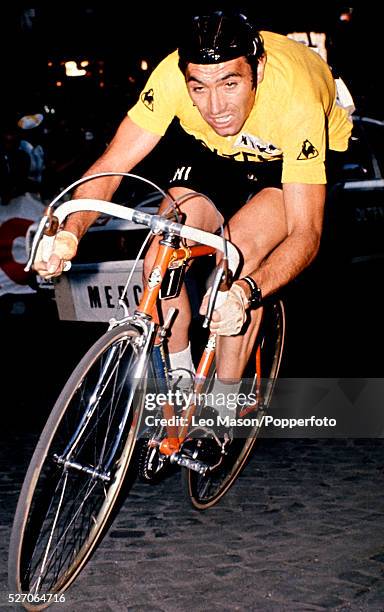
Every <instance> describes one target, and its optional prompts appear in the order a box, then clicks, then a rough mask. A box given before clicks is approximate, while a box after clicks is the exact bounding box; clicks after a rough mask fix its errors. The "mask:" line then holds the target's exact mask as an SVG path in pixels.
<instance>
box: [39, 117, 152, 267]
mask: <svg viewBox="0 0 384 612" xmlns="http://www.w3.org/2000/svg"><path fill="white" fill-rule="evenodd" d="M160 138H161V136H158V135H156V134H152V133H151V132H148V131H147V130H144V129H143V128H140V127H139V126H138V125H136V124H135V123H133V121H131V119H130V118H129V117H126V118H125V119H123V121H122V122H121V124H120V126H119V128H118V130H117V132H116V134H115V136H114V138H113V140H112V141H111V143H110V145H109V146H108V148H107V149H106V151H105V153H103V155H102V156H101V157H100V158H99V159H98V160H97V161H96V162H95V163H94V164H93V165H92V166H91V167H90V168H89V170H88V171H87V172H86V173H85V174H84V176H89V175H91V174H97V173H99V172H129V171H130V170H131V169H132V168H133V167H134V166H135V165H136V164H138V163H139V162H140V161H141V160H142V159H144V158H145V157H146V156H147V155H148V154H149V153H150V152H151V151H152V149H153V148H154V147H155V146H156V144H157V143H158V142H159V140H160ZM121 179H122V177H119V176H108V177H103V178H98V179H93V180H91V181H88V182H86V183H84V184H82V185H80V187H79V188H78V189H77V190H76V191H75V193H74V194H73V198H74V199H75V198H94V199H98V200H108V201H110V200H111V199H112V197H113V194H114V193H115V191H116V189H117V188H118V186H119V185H120V182H121ZM98 216H99V215H98V213H93V212H77V213H73V214H72V215H70V216H69V217H68V218H67V221H66V223H65V227H64V230H65V231H61V232H59V233H58V234H57V236H56V239H55V242H54V246H53V251H52V254H51V256H50V257H49V260H48V261H47V262H45V261H42V258H41V257H40V260H38V259H37V260H36V262H35V264H34V269H35V270H36V271H37V272H38V274H40V276H42V277H46V278H50V277H52V276H58V275H60V274H61V273H62V271H63V268H64V262H65V261H70V260H71V259H72V258H73V257H74V256H75V255H76V252H77V245H78V241H79V240H80V238H81V237H82V236H83V235H84V234H85V232H86V231H87V229H88V228H89V226H90V225H92V223H93V222H94V221H95V220H96V219H97V217H98Z"/></svg>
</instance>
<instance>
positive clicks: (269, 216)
mask: <svg viewBox="0 0 384 612" xmlns="http://www.w3.org/2000/svg"><path fill="white" fill-rule="evenodd" d="M228 234H229V239H230V240H231V242H233V243H234V244H235V245H236V246H237V247H238V249H239V250H240V252H241V253H242V255H243V260H244V264H243V268H242V270H241V273H240V278H241V277H242V276H246V275H247V274H251V273H252V272H254V271H255V270H256V269H257V268H258V266H259V265H260V264H261V262H262V261H263V260H264V259H265V258H266V257H267V256H268V255H269V253H271V251H273V249H274V248H275V247H276V246H277V245H278V244H280V242H282V240H284V238H285V237H286V236H287V224H286V218H285V209H284V202H283V192H282V190H281V189H276V188H266V189H263V190H262V191H260V192H259V193H258V194H257V195H255V196H254V197H253V198H252V199H251V200H249V202H247V204H245V205H244V206H243V207H242V208H241V209H240V210H239V211H238V212H237V213H236V214H235V215H234V216H233V217H232V218H231V220H230V221H229V223H228ZM261 315H262V309H261V308H259V309H257V310H253V311H250V323H249V325H248V326H247V328H246V331H245V333H243V334H240V335H238V336H228V337H227V336H220V337H219V340H218V348H217V351H218V353H217V373H218V377H219V378H220V379H221V380H223V381H228V382H229V381H236V380H239V379H240V378H241V376H242V374H243V371H244V368H245V366H246V364H247V361H248V358H249V355H250V352H251V350H252V346H253V344H254V341H255V339H256V336H257V332H258V329H259V325H260V321H261Z"/></svg>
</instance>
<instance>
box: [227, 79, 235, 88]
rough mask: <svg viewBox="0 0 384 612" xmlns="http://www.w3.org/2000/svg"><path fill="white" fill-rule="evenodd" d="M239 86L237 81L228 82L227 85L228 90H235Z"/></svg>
mask: <svg viewBox="0 0 384 612" xmlns="http://www.w3.org/2000/svg"><path fill="white" fill-rule="evenodd" d="M236 85H237V82H236V81H228V83H226V84H225V86H226V88H227V89H234V88H235V87H236Z"/></svg>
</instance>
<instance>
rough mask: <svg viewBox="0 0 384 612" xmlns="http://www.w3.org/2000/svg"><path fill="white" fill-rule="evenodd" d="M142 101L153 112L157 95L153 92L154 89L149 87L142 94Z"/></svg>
mask: <svg viewBox="0 0 384 612" xmlns="http://www.w3.org/2000/svg"><path fill="white" fill-rule="evenodd" d="M141 101H142V103H143V104H144V106H146V107H147V108H148V109H149V110H150V111H152V112H153V108H154V101H155V96H154V94H153V89H148V90H147V91H144V93H142V94H141Z"/></svg>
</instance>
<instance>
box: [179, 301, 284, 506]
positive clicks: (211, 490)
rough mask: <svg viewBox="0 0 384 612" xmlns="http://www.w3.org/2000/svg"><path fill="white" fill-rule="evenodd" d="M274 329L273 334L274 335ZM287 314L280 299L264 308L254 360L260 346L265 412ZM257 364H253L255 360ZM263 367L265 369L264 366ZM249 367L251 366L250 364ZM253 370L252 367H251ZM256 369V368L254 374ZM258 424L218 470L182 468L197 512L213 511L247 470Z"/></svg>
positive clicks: (236, 440) (234, 442)
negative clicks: (211, 509)
mask: <svg viewBox="0 0 384 612" xmlns="http://www.w3.org/2000/svg"><path fill="white" fill-rule="evenodd" d="M271 330H272V331H273V333H271ZM284 335H285V312H284V305H283V302H282V301H281V300H276V301H275V300H268V301H266V302H265V305H264V309H263V318H262V322H261V325H260V330H259V333H258V337H257V339H256V343H255V347H254V350H253V352H252V356H251V359H252V360H254V359H255V353H256V350H257V347H260V353H261V364H262V380H263V388H262V390H261V393H262V401H261V403H262V406H261V407H260V409H259V411H258V413H257V414H258V416H261V411H262V412H263V413H265V411H266V410H267V408H268V407H269V404H270V402H271V399H272V394H273V390H274V386H275V382H276V378H277V376H278V372H279V368H280V363H281V357H282V353H283V347H284ZM253 363H254V361H253ZM263 364H265V365H264V367H263ZM248 367H249V364H248ZM251 367H252V366H251ZM254 370H255V368H254V367H253V371H254ZM214 374H215V368H212V373H210V378H213V376H214ZM260 422H262V419H261V418H259V425H255V426H254V427H251V428H250V429H249V431H248V432H247V435H246V437H245V438H240V437H234V439H233V440H232V442H231V444H230V446H229V448H228V455H227V456H226V457H225V458H224V459H223V461H222V464H221V466H220V467H219V468H217V469H213V470H212V471H208V472H207V473H206V474H205V475H201V474H199V473H197V472H195V471H192V470H189V469H187V468H183V469H182V484H183V488H184V492H185V493H186V495H187V497H188V498H189V500H190V502H191V503H192V505H193V506H194V507H195V508H197V509H198V510H205V509H207V508H211V507H212V506H214V505H215V504H217V502H218V501H219V500H220V499H221V498H222V497H223V495H224V494H225V493H226V492H227V491H228V490H229V488H230V487H231V486H232V485H233V483H234V482H235V480H236V478H237V477H238V476H239V474H240V472H241V471H242V469H243V468H244V467H245V465H246V463H247V460H248V458H249V456H250V453H251V450H252V448H253V447H254V444H255V442H256V439H257V436H258V434H259V431H260V429H261V424H260Z"/></svg>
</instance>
